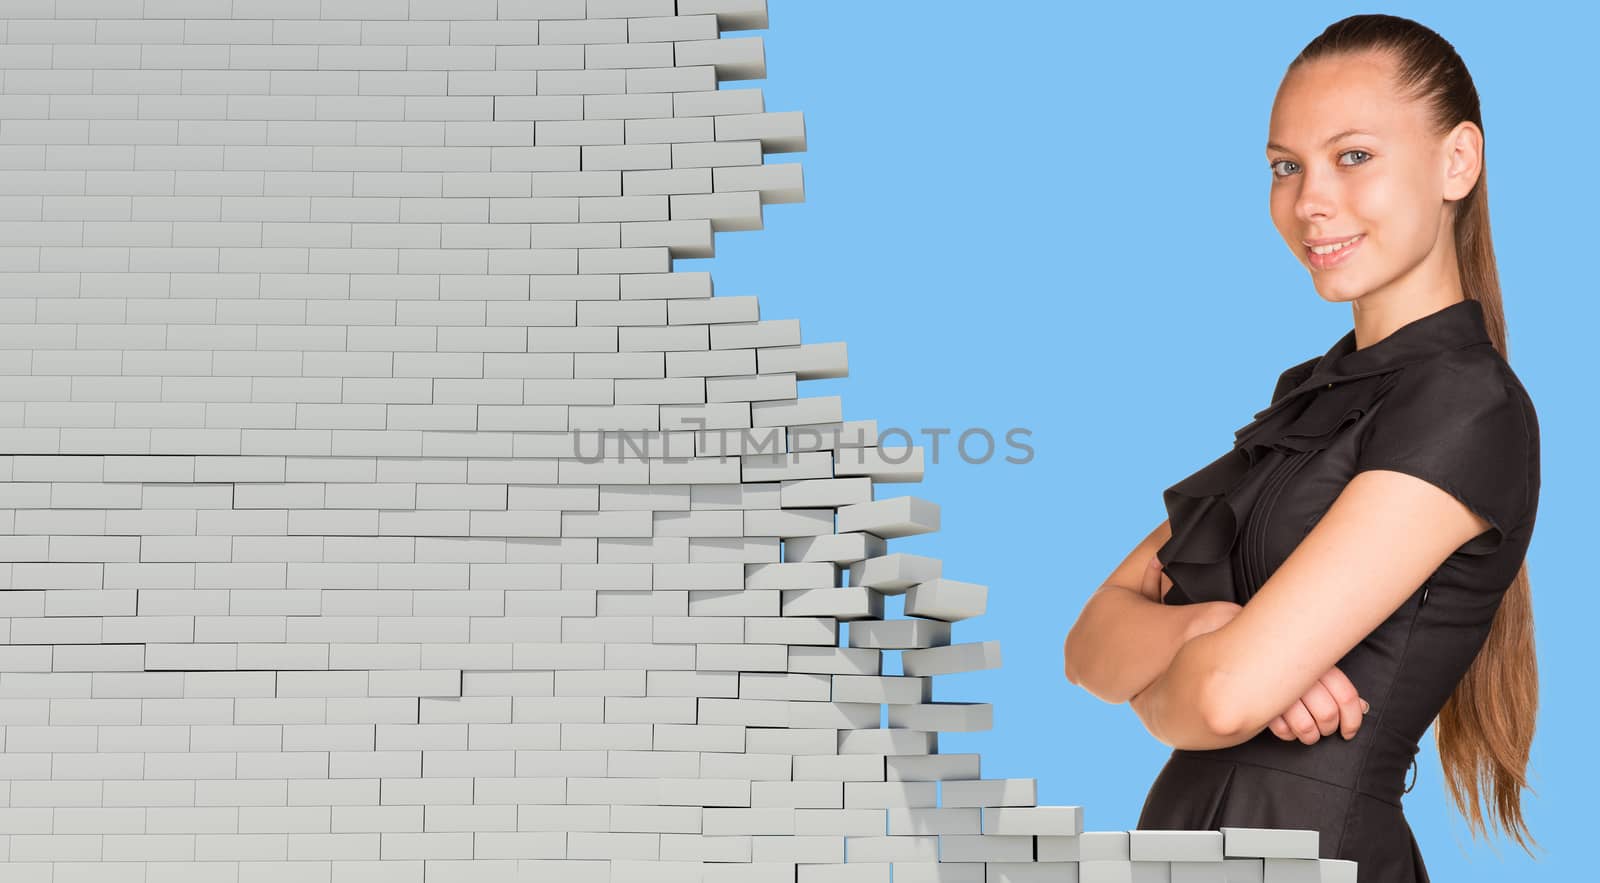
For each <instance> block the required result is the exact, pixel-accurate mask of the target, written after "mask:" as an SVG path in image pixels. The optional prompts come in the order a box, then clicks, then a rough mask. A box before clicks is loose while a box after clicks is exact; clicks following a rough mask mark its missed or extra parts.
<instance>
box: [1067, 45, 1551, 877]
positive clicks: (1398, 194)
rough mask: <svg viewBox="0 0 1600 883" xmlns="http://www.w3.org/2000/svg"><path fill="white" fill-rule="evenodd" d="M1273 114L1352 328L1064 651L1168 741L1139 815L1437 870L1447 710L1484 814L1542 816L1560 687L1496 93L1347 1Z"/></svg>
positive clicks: (1292, 187) (1115, 582)
mask: <svg viewBox="0 0 1600 883" xmlns="http://www.w3.org/2000/svg"><path fill="white" fill-rule="evenodd" d="M1267 142H1268V143H1267V146H1266V159H1267V162H1268V167H1269V171H1270V196H1269V203H1270V208H1271V215H1272V221H1273V224H1274V225H1275V226H1276V227H1277V229H1278V232H1279V233H1280V234H1281V235H1282V237H1283V240H1284V242H1285V243H1286V244H1287V245H1288V247H1289V250H1290V252H1291V253H1293V254H1294V255H1295V257H1296V258H1297V259H1298V260H1299V261H1300V262H1301V264H1302V265H1304V266H1305V268H1306V269H1307V271H1308V272H1309V274H1310V277H1311V282H1312V285H1313V287H1314V288H1315V289H1316V292H1317V294H1318V295H1319V296H1320V297H1321V298H1322V299H1323V300H1325V301H1329V302H1332V303H1336V304H1348V305H1349V309H1350V312H1351V316H1352V318H1353V323H1352V324H1353V327H1352V329H1351V330H1350V331H1349V332H1348V333H1346V334H1345V335H1344V336H1343V337H1341V338H1340V339H1339V340H1337V341H1336V342H1334V343H1333V345H1332V346H1331V347H1329V348H1328V350H1327V351H1326V352H1325V353H1323V354H1321V355H1318V356H1314V357H1312V358H1309V359H1307V360H1305V361H1302V362H1299V363H1298V364H1295V365H1291V366H1289V367H1288V368H1287V369H1285V370H1284V371H1283V372H1282V373H1280V374H1279V375H1278V378H1277V382H1276V385H1275V387H1274V389H1273V392H1272V397H1271V399H1270V400H1269V404H1268V405H1267V407H1266V408H1265V409H1263V410H1261V411H1259V412H1257V413H1256V414H1255V415H1254V419H1253V420H1252V421H1251V422H1250V423H1248V424H1246V425H1245V426H1243V427H1241V428H1240V429H1239V430H1238V431H1237V432H1236V433H1235V434H1234V444H1233V447H1232V449H1231V450H1229V451H1228V452H1227V453H1226V454H1224V455H1222V456H1221V457H1220V458H1218V459H1217V460H1216V461H1214V462H1212V463H1210V464H1209V465H1207V466H1205V467H1203V468H1201V469H1200V470H1199V471H1197V472H1195V473H1194V474H1193V475H1190V476H1188V477H1186V478H1184V479H1183V480H1181V481H1179V482H1178V483H1177V484H1174V485H1172V486H1171V487H1169V488H1167V489H1166V490H1165V491H1164V492H1163V501H1164V503H1165V506H1166V510H1167V515H1168V518H1167V520H1166V521H1163V522H1162V524H1161V525H1160V526H1159V527H1157V528H1156V529H1155V530H1154V531H1152V532H1151V533H1150V535H1149V536H1147V537H1146V538H1145V539H1144V541H1143V542H1141V543H1140V544H1139V545H1138V546H1137V547H1136V548H1135V549H1134V550H1133V552H1132V553H1131V554H1129V555H1128V557H1127V559H1126V560H1124V561H1123V562H1122V564H1121V565H1120V566H1119V567H1117V569H1116V570H1115V571H1114V572H1113V573H1112V574H1111V576H1110V578H1109V579H1108V580H1107V582H1106V584H1105V585H1104V586H1102V587H1101V588H1100V589H1099V590H1098V591H1096V592H1095V593H1094V595H1093V596H1092V597H1091V598H1090V599H1089V601H1088V602H1087V603H1086V605H1085V606H1084V609H1083V611H1082V613H1081V614H1080V615H1079V618H1078V620H1077V622H1076V623H1075V624H1074V625H1073V627H1072V630H1071V632H1070V633H1069V634H1068V636H1067V640H1066V644H1065V647H1064V650H1065V664H1066V675H1067V677H1068V679H1069V680H1071V681H1072V682H1073V683H1075V684H1078V685H1080V686H1082V687H1084V688H1085V689H1087V690H1089V691H1090V692H1091V693H1093V694H1094V695H1096V696H1098V697H1100V698H1102V699H1104V700H1106V701H1111V702H1130V703H1131V705H1132V707H1133V708H1134V710H1135V712H1136V713H1137V714H1138V715H1139V717H1140V719H1141V720H1142V721H1143V723H1144V724H1145V726H1146V727H1147V728H1148V729H1149V731H1150V732H1151V734H1153V735H1154V736H1155V737H1156V738H1157V739H1159V740H1160V741H1161V742H1163V743H1164V744H1167V745H1170V746H1172V748H1173V752H1172V756H1171V757H1170V759H1169V760H1168V761H1167V763H1166V765H1165V767H1164V768H1163V769H1162V771H1161V773H1160V775H1159V776H1158V777H1157V779H1156V781H1155V783H1154V784H1153V785H1152V787H1151V789H1150V792H1149V794H1148V796H1147V797H1146V800H1145V804H1144V807H1143V810H1142V813H1141V815H1140V818H1139V825H1138V827H1139V828H1141V829H1164V830H1170V829H1216V828H1219V827H1222V826H1241V827H1264V828H1300V829H1306V828H1309V829H1315V830H1316V831H1318V832H1319V855H1320V856H1321V857H1324V858H1341V859H1350V860H1354V861H1356V862H1358V863H1359V874H1360V879H1361V880H1362V881H1363V883H1416V881H1427V880H1428V874H1427V870H1426V867H1425V866H1424V863H1423V859H1422V856H1421V854H1420V852H1419V850H1418V848H1417V843H1416V839H1415V837H1413V836H1412V833H1411V829H1410V827H1409V825H1407V823H1406V819H1405V814H1404V812H1403V810H1402V807H1401V799H1402V795H1403V794H1404V793H1406V792H1407V791H1408V790H1410V785H1408V784H1407V782H1406V778H1407V773H1408V772H1412V769H1411V768H1412V767H1413V766H1414V764H1415V761H1414V756H1415V754H1416V753H1417V751H1418V743H1419V742H1420V740H1421V738H1422V736H1423V734H1424V733H1425V732H1426V731H1427V728H1428V727H1429V725H1430V724H1434V723H1437V730H1436V733H1437V741H1438V749H1439V756H1440V760H1441V762H1442V764H1443V767H1444V773H1445V777H1446V780H1447V782H1448V784H1449V787H1450V791H1451V795H1452V797H1453V798H1454V800H1455V803H1456V805H1457V807H1458V808H1460V810H1461V811H1462V813H1463V814H1464V815H1465V816H1466V817H1467V819H1468V820H1469V823H1470V824H1471V827H1472V829H1473V831H1474V833H1476V832H1478V831H1479V830H1480V829H1482V827H1483V815H1482V813H1481V812H1480V809H1479V805H1478V804H1479V799H1480V793H1481V794H1482V796H1483V799H1484V800H1485V801H1486V802H1487V804H1488V806H1489V809H1490V811H1491V813H1492V814H1493V815H1494V816H1495V817H1496V819H1497V822H1498V824H1500V825H1501V826H1503V827H1505V828H1506V829H1507V830H1508V831H1510V832H1512V834H1513V835H1514V836H1515V837H1516V839H1517V840H1518V842H1519V843H1521V842H1523V835H1524V833H1526V825H1525V824H1524V823H1523V819H1522V810H1521V802H1520V790H1521V789H1522V788H1523V787H1526V782H1527V778H1526V768H1527V764H1528V755H1529V749H1530V746H1531V743H1532V738H1533V730H1534V716H1535V711H1536V708H1537V697H1538V681H1537V674H1536V669H1535V660H1534V643H1533V620H1532V614H1531V606H1530V603H1529V583H1528V576H1527V569H1526V565H1525V554H1526V552H1527V549H1528V544H1529V541H1530V539H1531V537H1532V533H1533V525H1534V519H1535V515H1536V513H1537V508H1538V496H1539V428H1538V420H1537V416H1536V414H1535V412H1534V408H1533V403H1532V401H1531V399H1530V398H1529V397H1528V394H1527V392H1526V391H1525V390H1524V389H1523V386H1522V384H1521V383H1520V381H1519V380H1518V379H1517V376H1516V374H1515V373H1514V372H1513V371H1512V370H1511V367H1510V365H1509V364H1508V362H1507V349H1506V332H1505V318H1504V314H1503V311H1502V308H1501V294H1500V286H1499V282H1498V276H1497V273H1496V268H1495V258H1494V250H1493V247H1492V244H1491V242H1490V237H1489V205H1488V190H1487V181H1486V177H1485V168H1486V166H1485V161H1484V143H1485V141H1484V132H1483V120H1482V117H1481V115H1480V111H1479V102H1478V96H1477V92H1476V89H1475V87H1474V86H1473V82H1472V78H1471V76H1470V75H1469V74H1468V72H1467V69H1466V66H1465V65H1464V64H1463V63H1462V61H1461V58H1460V56H1459V55H1457V53H1456V51H1455V49H1454V48H1453V47H1452V46H1451V45H1450V44H1449V43H1448V42H1446V41H1445V40H1444V39H1443V38H1442V37H1440V36H1439V35H1438V34H1437V33H1435V32H1433V31H1432V30H1430V29H1428V28H1426V27H1424V26H1422V25H1420V24H1418V23H1416V22H1414V21H1411V20H1409V19H1405V18H1399V17H1395V16H1388V15H1357V16H1351V17H1350V18H1346V19H1343V20H1341V21H1339V22H1336V23H1335V24H1333V25H1331V26H1329V27H1328V28H1327V29H1326V30H1325V31H1324V32H1323V33H1322V34H1321V35H1319V36H1318V37H1317V38H1316V39H1314V40H1312V41H1311V43H1310V44H1309V45H1307V46H1306V47H1305V49H1304V50H1303V51H1302V52H1301V53H1300V54H1299V56H1298V57H1296V58H1295V59H1294V61H1293V62H1292V63H1291V64H1290V65H1289V68H1288V70H1287V72H1286V73H1285V75H1284V78H1283V81H1282V83H1281V85H1280V86H1279V90H1278V93H1277V96H1276V98H1275V100H1274V103H1273V106H1272V113H1271V120H1270V123H1269V130H1268V138H1267ZM1241 343H1242V341H1241ZM1530 839H1531V837H1530ZM1526 848H1527V847H1526V844H1524V849H1526Z"/></svg>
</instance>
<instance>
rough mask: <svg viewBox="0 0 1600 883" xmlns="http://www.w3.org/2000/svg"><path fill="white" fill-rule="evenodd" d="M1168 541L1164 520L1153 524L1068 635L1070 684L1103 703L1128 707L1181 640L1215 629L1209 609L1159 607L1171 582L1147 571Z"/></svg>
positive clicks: (1065, 649) (1066, 651)
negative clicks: (1128, 702) (1151, 528)
mask: <svg viewBox="0 0 1600 883" xmlns="http://www.w3.org/2000/svg"><path fill="white" fill-rule="evenodd" d="M1171 536H1172V526H1171V523H1170V522H1169V521H1162V522H1161V524H1159V525H1157V526H1156V529H1155V530H1153V531H1151V532H1150V533H1149V535H1147V536H1146V537H1145V538H1144V540H1142V541H1141V542H1140V543H1139V545H1138V546H1136V547H1134V550H1133V551H1132V552H1130V553H1128V556H1127V557H1126V558H1124V559H1123V560H1122V563H1121V564H1119V565H1118V566H1117V569H1116V570H1114V571H1112V573H1111V576H1110V577H1108V578H1107V579H1106V582H1105V584H1104V585H1102V586H1101V587H1100V588H1099V589H1097V590H1096V591H1095V593H1094V594H1093V595H1091V596H1090V597H1089V601H1088V603H1086V604H1085V605H1084V607H1083V611H1082V612H1081V613H1079V614H1078V621H1077V622H1076V623H1074V624H1073V626H1072V630H1071V631H1070V632H1068V633H1067V639H1066V642H1065V643H1064V645H1063V646H1062V656H1063V661H1064V669H1065V672H1066V676H1067V680H1069V681H1071V682H1072V683H1074V684H1076V685H1078V686H1080V687H1083V688H1084V689H1085V690H1088V691H1089V693H1091V694H1092V695H1094V696H1095V697H1097V698H1099V699H1102V700H1104V701H1106V702H1111V703H1114V704H1121V703H1123V702H1127V701H1128V700H1129V699H1130V698H1132V697H1133V696H1134V695H1135V694H1137V693H1138V692H1139V691H1140V690H1143V689H1144V688H1145V687H1146V686H1148V685H1149V684H1150V682H1151V681H1152V680H1154V679H1155V677H1156V676H1157V675H1159V674H1161V672H1163V671H1165V670H1166V668H1167V666H1168V665H1170V664H1171V663H1172V659H1173V656H1174V655H1175V654H1176V653H1177V652H1178V648H1180V647H1182V646H1183V644H1184V642H1185V641H1187V640H1189V639H1190V638H1192V637H1194V636H1195V635H1197V634H1203V633H1205V632H1207V631H1210V630H1212V629H1214V628H1216V627H1218V625H1220V622H1219V620H1218V619H1217V614H1218V611H1217V610H1215V609H1214V608H1215V607H1216V605H1214V604H1212V605H1208V604H1188V605H1179V606H1174V607H1167V606H1166V605H1164V604H1162V603H1161V599H1162V598H1163V597H1164V596H1165V594H1166V590H1167V589H1170V588H1171V587H1172V580H1171V579H1169V578H1167V576H1166V575H1165V574H1160V575H1159V582H1156V581H1155V580H1151V579H1149V574H1148V573H1147V569H1148V568H1149V564H1150V561H1151V559H1153V558H1154V557H1155V552H1156V549H1159V548H1160V547H1161V546H1162V544H1163V543H1165V542H1166V541H1167V540H1168V539H1169V538H1170V537H1171ZM1146 586H1149V588H1148V589H1146V588H1145V587H1146ZM1221 621H1226V620H1221Z"/></svg>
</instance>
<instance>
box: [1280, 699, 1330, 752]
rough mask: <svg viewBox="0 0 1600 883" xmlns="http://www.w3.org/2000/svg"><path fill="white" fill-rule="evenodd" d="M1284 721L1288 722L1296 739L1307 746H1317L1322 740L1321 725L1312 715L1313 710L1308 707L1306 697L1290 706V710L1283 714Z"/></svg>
mask: <svg viewBox="0 0 1600 883" xmlns="http://www.w3.org/2000/svg"><path fill="white" fill-rule="evenodd" d="M1283 719H1284V720H1285V721H1286V722H1288V724H1289V729H1290V730H1291V731H1293V733H1294V736H1295V738H1296V739H1299V740H1300V741H1301V742H1304V743H1305V744H1307V745H1315V744H1317V740H1318V739H1321V738H1322V727H1321V724H1319V723H1318V722H1317V719H1316V717H1315V716H1314V715H1313V714H1312V713H1311V709H1309V708H1307V707H1306V700H1305V698H1304V697H1302V698H1300V699H1298V700H1296V701H1295V703H1294V704H1293V705H1291V706H1289V709H1288V710H1287V711H1285V712H1284V713H1283Z"/></svg>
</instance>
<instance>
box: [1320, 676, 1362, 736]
mask: <svg viewBox="0 0 1600 883" xmlns="http://www.w3.org/2000/svg"><path fill="white" fill-rule="evenodd" d="M1317 684H1318V685H1319V686H1320V687H1321V688H1322V689H1323V690H1324V691H1325V692H1327V693H1328V695H1329V696H1330V697H1331V699H1332V701H1333V702H1334V703H1335V704H1336V705H1337V706H1338V719H1339V731H1340V733H1341V734H1342V735H1343V736H1344V737H1345V738H1346V739H1353V738H1355V735H1356V731H1357V730H1359V729H1361V720H1362V716H1363V715H1365V714H1366V713H1367V711H1368V710H1369V709H1370V708H1371V706H1370V705H1368V704H1367V701H1366V700H1365V699H1362V698H1361V695H1360V694H1359V693H1357V692H1356V688H1355V685H1354V684H1352V683H1350V679H1349V678H1348V677H1345V674H1344V672H1342V671H1340V670H1339V667H1338V666H1334V667H1333V668H1331V669H1329V670H1328V673H1327V674H1325V675H1323V676H1322V677H1320V678H1318V679H1317Z"/></svg>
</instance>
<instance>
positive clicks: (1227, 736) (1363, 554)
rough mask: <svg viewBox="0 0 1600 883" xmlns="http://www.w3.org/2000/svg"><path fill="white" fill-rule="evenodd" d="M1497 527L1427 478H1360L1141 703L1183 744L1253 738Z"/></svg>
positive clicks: (1186, 649) (1164, 733)
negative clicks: (1451, 560)
mask: <svg viewBox="0 0 1600 883" xmlns="http://www.w3.org/2000/svg"><path fill="white" fill-rule="evenodd" d="M1488 527H1489V524H1488V522H1487V521H1486V520H1485V519H1483V518H1482V516H1479V515H1477V514H1476V513H1474V512H1472V511H1471V510H1470V509H1468V508H1467V507H1466V506H1465V505H1464V504H1462V503H1461V502H1460V501H1459V500H1458V499H1456V498H1455V497H1453V496H1451V495H1450V493H1448V492H1447V491H1445V490H1442V489H1441V488H1439V487H1436V486H1434V485H1432V484H1430V483H1428V482H1426V481H1424V480H1422V479H1420V478H1416V477H1414V476H1411V475H1408V474H1404V473H1401V472H1397V471H1389V470H1366V471H1362V472H1360V473H1358V474H1357V475H1356V477H1355V478H1353V479H1351V481H1350V483H1349V484H1348V485H1347V486H1346V487H1345V488H1344V490H1343V491H1342V492H1340V494H1339V496H1338V498H1337V499H1335V500H1334V501H1333V505H1332V506H1330V507H1329V508H1328V511H1327V513H1326V514H1325V515H1323V516H1322V518H1321V519H1320V520H1318V522H1317V523H1316V525H1315V526H1314V527H1313V528H1312V529H1311V532H1310V533H1309V534H1307V535H1306V537H1305V539H1303V540H1301V541H1300V544H1299V545H1298V546H1296V547H1295V550H1294V551H1293V552H1292V553H1290V555H1289V557H1288V558H1287V559H1286V560H1285V561H1284V562H1283V564H1281V565H1279V566H1278V569H1277V570H1276V571H1274V572H1273V574H1272V576H1271V577H1270V578H1268V579H1267V581H1266V582H1265V583H1263V584H1262V586H1261V588H1260V589H1259V590H1258V591H1257V592H1256V594H1255V595H1254V596H1253V597H1252V598H1251V599H1250V603H1249V604H1248V605H1246V606H1245V607H1244V608H1243V609H1242V610H1241V611H1240V612H1239V615H1238V616H1237V617H1235V618H1234V619H1233V620H1232V621H1231V622H1229V623H1228V624H1227V625H1224V626H1223V627H1221V628H1219V629H1217V630H1216V631H1214V632H1211V633H1209V634H1204V635H1201V636H1199V637H1197V638H1195V639H1194V640H1192V641H1189V642H1188V643H1186V644H1184V645H1183V647H1182V648H1181V649H1180V650H1179V651H1178V653H1177V654H1176V655H1175V656H1174V657H1173V660H1172V664H1171V666H1170V667H1169V668H1168V670H1167V671H1166V672H1165V673H1164V674H1162V675H1161V676H1159V677H1157V678H1156V679H1155V681H1153V682H1152V683H1151V684H1150V686H1149V687H1148V688H1147V689H1146V690H1145V691H1144V692H1142V693H1140V694H1139V695H1138V696H1136V697H1135V698H1134V700H1133V702H1132V704H1133V706H1134V710H1135V711H1136V712H1137V713H1138V714H1139V717H1140V719H1141V720H1143V721H1144V723H1145V726H1146V728H1147V729H1149V730H1150V732H1151V734H1152V735H1154V736H1155V737H1156V738H1157V739H1159V740H1161V741H1162V742H1164V743H1166V744H1168V745H1171V746H1173V747H1175V748H1190V749H1210V748H1225V747H1228V746H1230V745H1237V744H1239V743H1240V742H1245V741H1248V740H1249V739H1251V738H1253V737H1254V736H1255V734H1257V733H1259V732H1261V730H1262V729H1263V728H1264V727H1265V726H1266V725H1267V723H1268V722H1269V721H1271V720H1272V719H1273V717H1274V716H1275V715H1277V714H1279V713H1280V710H1281V709H1282V708H1284V707H1286V706H1287V705H1288V704H1289V703H1290V702H1292V701H1293V700H1294V697H1296V696H1298V695H1301V694H1304V693H1305V692H1306V690H1307V689H1308V688H1309V687H1310V686H1311V684H1312V683H1313V682H1315V681H1316V680H1318V678H1319V676H1320V675H1321V674H1322V673H1323V672H1326V671H1327V670H1328V669H1329V667H1330V666H1333V665H1335V664H1336V663H1337V662H1338V661H1339V660H1340V659H1342V658H1343V657H1344V656H1345V654H1347V653H1349V652H1350V650H1351V649H1352V648H1353V647H1355V646H1356V645H1357V644H1359V643H1360V642H1361V640H1362V638H1363V637H1365V636H1366V635H1368V634H1370V633H1371V632H1372V631H1373V630H1374V629H1376V628H1377V627H1378V626H1379V625H1381V624H1382V623H1383V621H1384V620H1385V619H1387V618H1388V617H1389V616H1391V615H1393V613H1394V611H1395V610H1397V609H1398V608H1399V607H1400V606H1401V605H1402V604H1404V603H1405V602H1406V599H1407V598H1408V597H1409V596H1410V595H1411V594H1412V593H1413V592H1415V591H1416V589H1417V587H1418V586H1420V585H1422V584H1423V583H1424V582H1425V581H1426V580H1427V579H1428V576H1429V574H1431V573H1433V572H1434V571H1435V570H1436V569H1438V567H1439V565H1440V564H1441V563H1443V562H1444V561H1445V559H1446V558H1447V557H1449V555H1450V554H1451V553H1452V552H1453V551H1454V550H1456V549H1459V548H1460V547H1461V546H1462V545H1464V544H1465V543H1466V542H1467V541H1468V540H1470V539H1472V538H1473V537H1476V536H1478V535H1479V534H1481V533H1483V532H1484V531H1485V530H1486V529H1487V528H1488ZM1342 698H1345V699H1347V700H1348V701H1350V702H1354V701H1357V700H1355V698H1354V697H1353V696H1349V697H1342Z"/></svg>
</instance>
